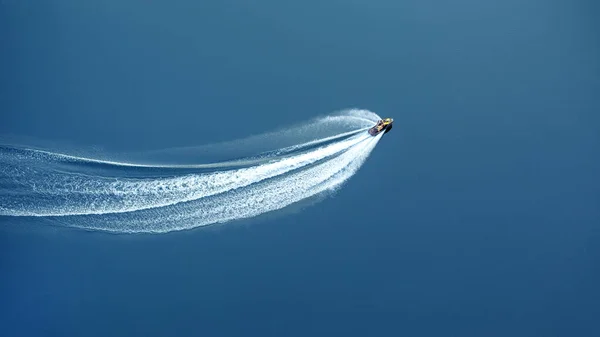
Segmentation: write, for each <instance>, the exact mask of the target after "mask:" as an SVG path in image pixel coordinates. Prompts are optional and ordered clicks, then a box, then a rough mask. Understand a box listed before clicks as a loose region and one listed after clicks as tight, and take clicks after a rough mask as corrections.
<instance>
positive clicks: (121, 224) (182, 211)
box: [65, 135, 382, 233]
mask: <svg viewBox="0 0 600 337" xmlns="http://www.w3.org/2000/svg"><path fill="white" fill-rule="evenodd" d="M381 136H382V135H379V136H377V137H369V138H368V139H366V141H364V142H361V143H358V144H356V145H353V146H352V147H351V148H349V149H348V150H347V151H345V152H344V153H342V154H341V155H339V156H337V157H335V158H332V159H329V160H326V161H325V162H323V163H320V164H317V165H315V166H313V167H310V168H308V169H305V170H300V171H298V172H294V173H291V174H289V175H284V176H279V177H276V178H274V179H272V180H269V181H267V182H262V183H259V184H256V185H251V186H248V187H247V188H242V189H238V190H234V191H231V192H229V193H224V194H220V195H217V196H214V197H211V198H204V199H199V200H195V201H192V202H189V203H182V204H178V205H174V206H173V207H171V208H170V209H169V211H168V212H164V210H162V209H151V210H144V211H140V212H134V213H127V214H109V215H107V216H106V217H103V218H98V217H97V216H86V217H83V218H78V219H73V218H71V219H65V222H66V223H67V224H69V225H72V226H77V227H81V228H87V229H95V230H102V231H109V232H119V233H140V232H150V233H164V232H170V231H176V230H186V229H191V228H195V227H199V226H205V225H210V224H216V223H224V222H228V221H232V220H237V219H244V218H250V217H254V216H257V215H260V214H263V213H266V212H271V211H274V210H278V209H281V208H284V207H286V206H289V205H291V204H293V203H296V202H299V201H301V200H304V199H306V198H309V197H312V196H315V195H317V194H319V193H323V192H325V191H328V190H329V191H331V190H334V189H336V188H338V187H340V186H341V185H342V184H343V183H344V182H345V181H346V180H348V179H349V178H350V177H351V176H352V175H354V174H355V173H356V172H357V171H358V169H359V168H360V167H361V165H362V164H363V163H364V161H365V160H366V159H367V157H368V156H369V154H370V153H371V151H372V150H373V149H374V148H375V145H376V144H377V142H378V141H379V139H380V138H381Z"/></svg>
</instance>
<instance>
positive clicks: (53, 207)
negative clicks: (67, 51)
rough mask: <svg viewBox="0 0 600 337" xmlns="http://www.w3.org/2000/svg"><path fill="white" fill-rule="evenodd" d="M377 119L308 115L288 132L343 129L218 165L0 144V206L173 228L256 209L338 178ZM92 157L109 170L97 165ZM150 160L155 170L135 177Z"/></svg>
mask: <svg viewBox="0 0 600 337" xmlns="http://www.w3.org/2000/svg"><path fill="white" fill-rule="evenodd" d="M377 119H379V117H378V116H377V115H375V114H374V113H372V112H369V111H365V110H351V111H346V112H344V113H341V114H338V115H335V116H327V117H324V118H321V119H319V120H316V121H313V122H311V124H308V125H312V126H313V129H306V125H305V126H301V127H297V128H292V129H287V130H286V131H285V132H287V133H288V135H289V134H294V132H296V133H297V134H302V132H300V131H298V130H302V129H304V130H306V131H307V132H308V131H312V130H314V128H319V127H323V126H327V127H328V128H329V129H335V127H339V129H336V131H337V130H339V131H342V132H338V133H337V134H330V135H327V136H324V137H321V138H317V139H314V138H313V139H309V140H306V141H304V142H303V143H300V144H298V143H296V144H293V145H290V146H287V147H284V148H281V149H275V150H273V151H269V152H266V153H262V154H260V155H258V156H256V157H254V158H251V159H247V158H242V159H239V160H235V161H231V162H226V163H215V164H197V165H181V166H178V165H141V164H135V163H124V162H115V161H109V160H96V159H88V158H82V157H77V156H72V155H66V154H58V153H54V152H50V151H42V150H34V149H17V148H13V147H3V148H2V149H1V150H0V164H2V165H1V166H0V198H1V200H0V215H4V216H21V217H22V216H28V217H59V218H58V219H57V220H58V221H59V222H60V223H62V224H65V225H68V226H74V227H80V228H88V229H95V230H103V231H112V232H121V233H139V232H157V233H160V232H169V231H174V230H183V229H190V228H194V227H198V226H204V225H209V224H215V223H223V222H227V221H231V220H236V219H243V218H249V217H254V216H257V215H260V214H263V213H266V212H270V211H274V210H278V209H282V208H284V207H286V206H288V205H291V204H294V203H297V202H299V201H302V200H304V199H307V198H310V197H312V196H315V195H318V194H321V193H323V192H327V191H332V190H334V189H336V188H338V187H339V186H341V185H342V184H343V183H344V182H345V181H346V180H347V179H349V178H350V177H351V176H352V175H354V173H356V171H357V170H358V169H359V168H360V167H361V165H362V164H363V163H364V161H365V160H366V159H367V157H368V156H369V154H370V153H371V151H372V150H373V149H374V148H375V146H376V144H377V142H378V141H379V139H380V138H381V135H380V136H377V137H371V136H370V135H369V134H368V133H367V132H366V128H368V127H370V126H372V124H373V121H376V120H377ZM319 121H320V122H319ZM268 135H269V137H277V134H274V133H271V134H268ZM255 137H265V135H259V136H255ZM269 137H266V138H265V139H266V140H268V139H269ZM303 140H305V139H303ZM240 145H241V144H240ZM91 165H102V166H103V167H106V168H107V170H105V171H100V173H98V170H97V169H95V170H94V169H92V168H91ZM240 167H241V168H240ZM147 168H152V170H153V171H152V172H155V174H151V175H148V174H144V175H139V176H136V172H138V171H141V170H143V169H147ZM174 168H185V169H186V171H181V172H180V171H177V170H174V171H173V170H172V169H174ZM207 169H213V170H212V171H210V172H204V171H206V170H207ZM169 170H171V171H169ZM190 171H191V172H190ZM107 172H108V173H107Z"/></svg>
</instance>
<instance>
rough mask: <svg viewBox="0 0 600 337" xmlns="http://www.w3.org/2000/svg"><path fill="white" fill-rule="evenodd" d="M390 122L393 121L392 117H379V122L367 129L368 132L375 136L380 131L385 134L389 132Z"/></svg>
mask: <svg viewBox="0 0 600 337" xmlns="http://www.w3.org/2000/svg"><path fill="white" fill-rule="evenodd" d="M392 123H394V119H393V118H384V119H380V120H379V122H377V124H375V126H374V127H372V128H370V129H369V134H370V135H371V136H377V135H378V134H380V133H381V132H383V133H384V134H386V133H388V132H390V130H391V129H392Z"/></svg>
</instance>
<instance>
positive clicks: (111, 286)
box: [0, 0, 600, 336]
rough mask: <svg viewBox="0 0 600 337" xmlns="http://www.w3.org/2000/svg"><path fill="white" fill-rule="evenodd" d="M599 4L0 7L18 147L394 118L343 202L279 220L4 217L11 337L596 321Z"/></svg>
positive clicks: (1, 270) (188, 138)
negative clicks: (155, 224)
mask: <svg viewBox="0 0 600 337" xmlns="http://www.w3.org/2000/svg"><path fill="white" fill-rule="evenodd" d="M597 14H598V6H597V5H596V4H595V3H592V2H591V1H555V0H552V1H539V0H534V1H527V2H523V1H516V0H509V1H504V2H495V1H465V0H460V1H454V2H443V1H416V0H409V1H403V2H397V1H384V0H375V1H370V2H357V1H351V2H348V1H346V2H342V1H327V2H320V1H309V2H296V3H284V2H278V1H262V2H252V3H250V2H242V1H225V2H223V1H202V2H196V1H188V0H179V1H170V2H162V3H157V2H147V1H132V0H126V1H104V2H98V3H94V4H90V3H86V2H81V1H75V0H72V1H68V0H56V1H45V2H32V1H11V0H8V1H3V2H1V4H0V37H1V38H2V46H3V49H2V52H0V74H2V76H0V116H1V119H0V139H1V140H2V141H1V142H0V143H2V144H3V145H6V144H12V145H15V144H19V145H22V146H25V147H28V148H31V147H36V148H39V147H45V148H49V149H52V150H61V151H63V152H68V153H76V154H78V155H80V154H81V155H83V154H85V155H86V156H88V155H89V156H92V157H102V158H103V159H106V157H111V155H112V156H116V155H117V154H123V153H156V152H152V151H156V150H161V151H162V150H164V149H172V148H182V147H184V148H185V147H192V148H195V147H197V146H202V145H204V144H218V143H222V142H228V141H234V140H236V139H243V138H245V137H249V136H252V135H259V134H263V133H265V132H278V131H280V130H282V129H285V128H286V127H288V126H291V125H295V124H297V123H304V122H306V121H309V120H312V119H314V118H318V117H319V116H327V115H329V114H332V113H334V112H336V111H340V110H343V109H348V108H362V109H368V110H370V111H373V112H374V113H377V114H378V115H379V116H381V117H388V116H389V117H393V118H394V120H395V124H394V129H393V130H392V131H391V132H390V133H388V134H386V135H385V136H384V137H382V138H381V139H380V141H379V142H378V143H377V145H376V147H375V148H374V149H373V151H372V152H371V154H370V156H369V157H368V158H367V160H366V161H365V162H364V164H363V165H362V166H361V167H360V169H359V170H358V171H357V172H356V173H355V174H354V175H353V176H352V177H351V178H350V179H348V180H347V181H346V182H345V184H344V185H343V186H342V187H341V188H340V189H339V190H337V191H336V192H335V194H333V195H329V196H327V197H326V198H324V199H322V200H319V202H315V203H312V202H311V203H310V205H303V206H301V207H296V208H292V209H289V210H287V211H282V212H277V213H275V214H265V215H262V216H259V217H256V218H251V219H246V220H239V221H234V222H232V223H226V224H220V225H218V226H207V227H203V228H195V229H190V230H183V231H175V232H169V233H163V234H135V235H131V234H114V233H112V234H111V233H105V232H98V231H90V230H82V229H78V228H71V227H68V226H63V225H62V224H61V223H56V222H55V221H53V220H51V219H45V220H44V219H36V220H35V221H30V218H27V217H14V216H2V217H0V247H2V248H1V250H2V251H1V254H0V275H1V278H0V329H2V330H1V331H0V335H2V336H106V335H110V336H171V335H179V336H188V335H189V336H198V335H208V336H307V335H318V336H341V335H343V336H365V335H366V336H390V335H391V336H394V335H409V336H440V335H444V336H446V335H451V336H507V335H510V336H596V335H600V328H598V325H597V323H596V320H597V317H599V316H600V308H599V306H598V303H599V302H600V291H599V290H598V286H597V284H600V269H599V268H598V266H599V265H600V248H598V247H600V231H599V226H598V224H599V223H600V208H599V207H598V205H599V204H600V181H599V179H598V172H600V159H599V158H600V157H599V156H598V146H599V145H600V139H599V138H600V136H599V135H600V133H599V132H598V122H600V117H598V111H600V97H599V96H598V92H600V61H599V60H600V44H599V43H598V41H600V36H599V32H600V27H598V23H597V20H596V17H597ZM232 144H236V143H235V142H234V143H232ZM230 145H231V144H230ZM279 145H281V146H279ZM288 145H290V144H287V143H286V144H268V146H264V145H261V144H256V143H255V144H253V145H252V146H256V148H259V149H261V148H265V147H272V148H275V149H277V148H280V147H284V146H288ZM249 149H250V147H244V148H236V147H233V148H232V147H231V146H226V147H222V148H219V147H211V148H210V151H209V152H210V155H211V158H212V157H216V156H218V155H219V154H220V153H219V152H221V151H223V152H227V153H226V154H224V155H223V156H224V157H226V159H231V158H243V157H245V155H247V154H248V153H246V152H252V151H249ZM252 149H254V147H252ZM161 153H163V154H164V151H163V152H161ZM191 153H193V154H194V156H193V157H190V156H189V154H190V152H185V151H184V152H183V153H179V154H177V156H176V158H175V159H176V160H175V159H174V160H175V161H176V162H177V163H179V162H180V161H179V160H180V159H182V158H183V159H185V160H186V162H185V164H192V163H196V162H205V159H206V158H205V157H202V156H200V154H202V153H198V152H196V151H192V152H191ZM238 155H239V156H238ZM196 156H197V157H196ZM184 157H185V158H184ZM109 159H110V158H109ZM126 159H128V157H125V158H123V157H119V160H126ZM41 167H43V165H42V166H41ZM2 169H5V167H2ZM0 202H4V201H0ZM2 205H3V206H4V205H5V204H2Z"/></svg>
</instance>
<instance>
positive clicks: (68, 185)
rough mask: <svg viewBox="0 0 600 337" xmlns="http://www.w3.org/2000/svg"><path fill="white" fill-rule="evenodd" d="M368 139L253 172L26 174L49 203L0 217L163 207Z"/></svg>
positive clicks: (11, 208)
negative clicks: (130, 176) (111, 175)
mask: <svg viewBox="0 0 600 337" xmlns="http://www.w3.org/2000/svg"><path fill="white" fill-rule="evenodd" d="M368 137H369V135H367V134H366V133H362V134H359V135H356V136H353V137H351V138H349V139H347V140H343V141H339V142H336V143H333V144H330V145H327V146H323V147H320V148H317V149H316V150H313V151H309V152H307V153H302V154H299V155H295V156H291V157H288V158H284V159H279V160H276V161H273V162H271V163H267V164H263V165H258V166H254V167H250V168H243V169H237V170H231V171H224V172H215V173H208V174H190V175H186V176H181V177H174V178H163V179H150V180H137V179H127V178H104V177H96V176H81V175H75V174H72V173H68V174H59V173H54V174H53V175H51V176H48V177H46V178H45V179H31V174H26V175H24V176H25V178H26V179H28V181H25V182H22V184H29V185H30V188H31V189H32V191H33V192H34V193H35V194H36V195H41V196H44V197H46V198H49V199H48V200H47V202H44V201H46V199H43V198H35V199H33V200H32V202H30V203H29V204H27V205H26V206H27V207H23V206H24V204H23V199H17V200H18V204H13V205H11V204H8V205H3V206H2V208H1V209H0V215H11V216H66V215H84V214H107V213H122V212H132V211H138V210H143V209H148V208H155V207H164V206H168V205H173V204H176V203H180V202H186V201H191V200H195V199H199V198H204V197H208V196H211V195H215V194H219V193H224V192H227V191H229V190H232V189H235V188H241V187H244V186H247V185H250V184H253V183H256V182H259V181H262V180H264V179H269V178H272V177H275V176H278V175H282V174H285V173H287V172H290V171H292V170H295V169H299V168H302V167H305V166H307V165H311V164H313V163H315V162H317V161H319V160H322V159H325V158H327V157H329V156H332V155H335V154H338V153H340V152H341V151H345V150H347V149H348V148H350V147H352V146H353V145H355V144H357V143H359V142H361V141H364V140H366V139H367V138H368ZM15 178H16V179H17V180H18V178H17V177H15Z"/></svg>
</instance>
